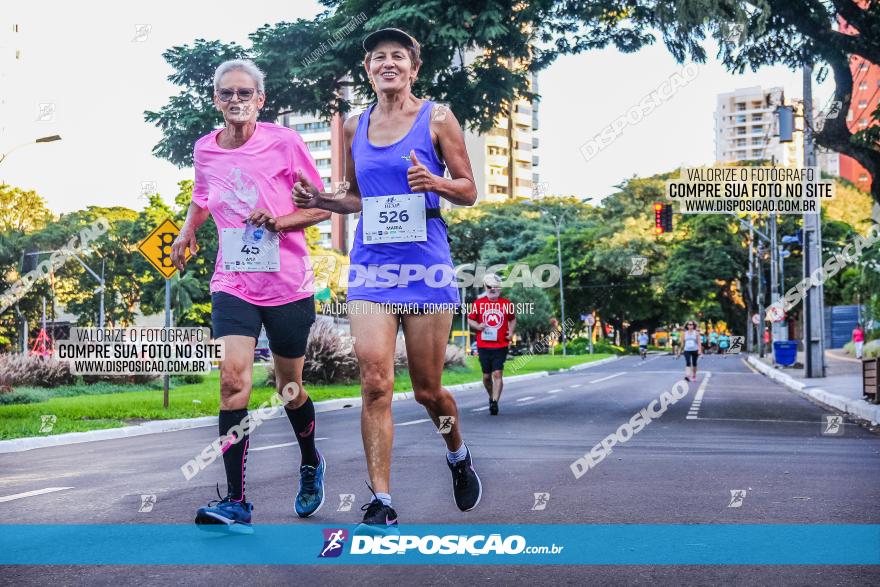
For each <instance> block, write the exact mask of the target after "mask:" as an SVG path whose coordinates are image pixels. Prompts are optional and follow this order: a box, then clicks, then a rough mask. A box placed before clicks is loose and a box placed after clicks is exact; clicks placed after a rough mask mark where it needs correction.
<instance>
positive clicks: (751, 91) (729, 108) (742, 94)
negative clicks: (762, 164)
mask: <svg viewBox="0 0 880 587" xmlns="http://www.w3.org/2000/svg"><path fill="white" fill-rule="evenodd" d="M780 106H791V107H793V108H794V123H795V126H794V133H793V140H792V141H791V142H784V143H783V142H780V140H779V122H778V118H777V112H776V109H777V108H778V107H780ZM715 160H716V161H718V162H719V163H737V162H741V161H762V160H763V161H774V162H775V163H776V165H781V166H786V167H803V161H804V133H803V103H802V102H800V101H794V100H789V99H787V98H786V97H785V93H784V92H783V90H782V88H779V87H776V88H769V89H764V88H761V87H758V86H755V87H750V88H740V89H738V90H734V91H733V92H728V93H726V94H719V95H718V101H717V105H716V108H715Z"/></svg>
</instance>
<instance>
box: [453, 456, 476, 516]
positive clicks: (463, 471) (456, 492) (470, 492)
mask: <svg viewBox="0 0 880 587" xmlns="http://www.w3.org/2000/svg"><path fill="white" fill-rule="evenodd" d="M446 464H447V465H449V470H450V471H452V495H453V496H454V497H455V505H457V506H458V509H460V510H461V511H463V512H469V511H471V510H472V509H474V508H475V507H477V505H478V504H479V503H480V498H481V497H482V496H483V484H482V483H480V477H479V476H478V475H477V472H476V471H474V465H473V462H472V461H471V451H470V449H468V451H467V456H466V457H465V458H464V460H462V461H459V462H457V463H455V464H454V465H453V464H452V463H450V462H449V460H448V459H447V460H446Z"/></svg>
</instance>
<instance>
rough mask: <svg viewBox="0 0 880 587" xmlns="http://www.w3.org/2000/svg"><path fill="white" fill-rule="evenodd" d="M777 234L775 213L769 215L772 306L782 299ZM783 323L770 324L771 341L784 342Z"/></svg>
mask: <svg viewBox="0 0 880 587" xmlns="http://www.w3.org/2000/svg"><path fill="white" fill-rule="evenodd" d="M778 238H779V232H778V228H777V224H776V213H775V212H774V213H773V214H771V215H770V304H771V305H774V304H775V303H776V302H777V301H778V300H779V298H781V297H782V288H783V287H784V283H781V277H780V274H781V270H780V269H781V266H782V263H781V262H780V261H781V259H780V255H779V241H778V240H777V239H778ZM784 325H785V322H784V321H783V322H777V321H773V322H772V326H771V328H772V331H771V332H772V334H773V340H774V341H777V340H786V339H787V338H788V336H787V334H786V332H785V326H784Z"/></svg>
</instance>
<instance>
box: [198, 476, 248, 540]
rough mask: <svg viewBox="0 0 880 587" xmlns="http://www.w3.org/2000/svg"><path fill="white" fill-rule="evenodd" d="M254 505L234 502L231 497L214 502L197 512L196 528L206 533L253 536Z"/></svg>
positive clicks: (218, 490) (218, 494) (218, 495)
mask: <svg viewBox="0 0 880 587" xmlns="http://www.w3.org/2000/svg"><path fill="white" fill-rule="evenodd" d="M217 497H220V486H219V485H218V486H217ZM253 510H254V505H253V504H252V503H250V502H246V501H245V502H241V501H234V500H233V499H232V498H231V497H230V496H229V495H227V496H226V497H223V498H220V499H219V500H216V499H215V500H213V501H211V502H209V503H208V505H207V506H205V507H203V508H199V511H198V512H196V526H198V528H199V530H204V531H206V532H221V533H232V534H253V533H254V528H253V526H252V525H251V512H252V511H253Z"/></svg>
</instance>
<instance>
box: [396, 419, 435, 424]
mask: <svg viewBox="0 0 880 587" xmlns="http://www.w3.org/2000/svg"><path fill="white" fill-rule="evenodd" d="M430 421H431V419H430V418H421V419H419V420H410V421H409V422H401V423H400V424H395V426H410V425H411V424H421V423H422V422H430Z"/></svg>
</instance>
